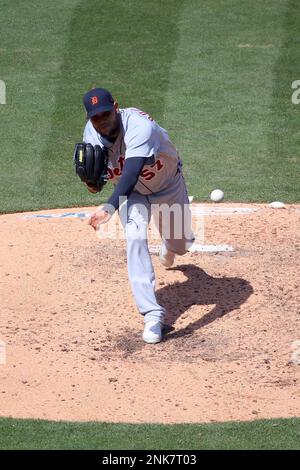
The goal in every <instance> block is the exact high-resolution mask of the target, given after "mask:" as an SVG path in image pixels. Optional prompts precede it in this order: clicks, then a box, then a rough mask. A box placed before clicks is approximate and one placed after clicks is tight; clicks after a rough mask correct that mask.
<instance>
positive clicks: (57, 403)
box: [0, 204, 300, 423]
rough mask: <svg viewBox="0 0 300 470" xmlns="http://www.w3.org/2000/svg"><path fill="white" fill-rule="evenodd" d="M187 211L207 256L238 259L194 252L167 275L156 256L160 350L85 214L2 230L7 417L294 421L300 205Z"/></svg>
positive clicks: (1, 220)
mask: <svg viewBox="0 0 300 470" xmlns="http://www.w3.org/2000/svg"><path fill="white" fill-rule="evenodd" d="M193 207H194V208H196V210H194V217H197V216H199V217H203V218H204V228H205V232H204V242H205V245H209V246H211V245H218V246H219V245H220V246H227V247H231V248H232V250H233V251H230V250H225V251H215V252H214V251H208V252H205V251H204V252H193V253H188V254H186V255H185V256H184V257H177V258H176V264H175V266H174V267H173V268H171V269H165V268H163V267H162V266H161V265H160V264H159V259H158V256H157V255H156V254H155V253H153V254H152V259H153V264H154V268H155V272H156V281H157V295H158V297H159V300H160V302H161V303H162V304H163V305H164V306H165V307H166V308H167V311H168V316H167V325H166V331H165V336H164V341H163V342H162V343H160V344H157V345H146V344H145V343H143V341H142V338H141V334H142V330H143V322H142V317H141V316H140V315H139V313H138V312H137V310H136V307H135V304H134V300H133V298H132V295H131V291H130V286H129V282H128V279H127V266H126V251H125V240H124V239H117V240H116V239H113V238H107V237H106V238H105V237H103V239H102V240H100V239H99V238H97V237H96V235H95V233H94V232H93V230H92V229H91V228H90V227H89V226H88V225H87V224H86V222H85V221H83V220H82V219H81V215H80V214H81V213H83V212H84V211H87V210H91V208H90V209H87V208H81V209H77V210H75V209H69V210H65V211H63V210H56V211H43V212H39V213H32V214H13V215H2V216H1V217H0V235H1V240H2V243H1V247H0V252H1V262H0V264H1V273H2V274H1V312H0V341H2V347H1V351H0V353H1V357H0V397H1V399H0V415H1V416H13V417H22V418H45V419H54V420H72V421H76V420H94V421H113V422H163V423H179V422H210V421H225V420H250V419H257V418H271V417H272V418H275V417H291V416H299V415H300V392H299V381H300V366H299V364H300V341H299V340H300V307H299V305H300V299H299V284H300V280H299V247H300V241H299V238H298V234H299V226H300V224H299V222H300V206H289V207H287V208H286V209H280V210H279V209H277V210H276V209H271V208H268V207H267V206H266V205H252V206H250V205H249V204H247V205H243V204H226V205H223V204H222V205H201V206H193ZM199 207H200V208H202V209H203V210H202V209H201V210H200V209H199ZM212 207H217V208H218V209H217V210H215V211H211V208H212ZM238 208H241V209H246V210H242V211H239V210H237V209H238ZM248 209H250V210H248ZM75 211H77V212H76V213H75V215H74V212H75ZM199 211H200V212H199ZM201 211H202V212H201ZM70 213H71V215H70V216H68V214H70ZM45 214H46V215H48V216H47V217H45ZM49 216H51V217H49ZM114 217H116V216H114ZM151 237H152V235H151V233H150V238H151ZM157 244H159V241H158V240H154V241H152V240H151V241H150V245H151V247H152V248H153V247H154V248H155V246H156V245H157ZM216 250H217V248H216ZM153 251H155V249H153ZM297 341H298V342H297Z"/></svg>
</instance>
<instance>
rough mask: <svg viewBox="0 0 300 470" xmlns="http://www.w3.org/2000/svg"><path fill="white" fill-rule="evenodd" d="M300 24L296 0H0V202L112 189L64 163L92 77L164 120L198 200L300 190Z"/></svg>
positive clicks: (90, 199)
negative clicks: (298, 98) (90, 184)
mask: <svg viewBox="0 0 300 470" xmlns="http://www.w3.org/2000/svg"><path fill="white" fill-rule="evenodd" d="M91 12H92V14H91ZM299 27H300V12H299V8H298V6H297V3H296V2H295V1H291V0H281V1H280V2H279V1H275V0H265V1H264V2H261V0H253V1H251V2H248V1H246V0H243V1H241V0H226V1H225V0H218V1H217V0H213V1H212V0H201V1H199V0H189V1H187V0H186V1H182V0H166V1H164V2H163V3H162V2H161V1H160V0H151V1H150V0H145V1H143V2H139V1H138V0H127V1H123V0H112V1H111V2H110V6H109V8H107V2H104V1H103V0H89V1H87V0H81V1H80V0H53V1H52V2H48V3H43V5H41V3H40V2H38V1H37V0H28V1H27V2H21V0H14V2H10V1H9V0H3V1H2V3H1V18H0V31H1V32H0V79H1V80H4V81H5V83H6V87H7V104H6V105H0V122H1V126H0V138H1V142H2V145H1V152H0V159H1V166H2V171H1V174H0V187H1V205H0V211H1V212H6V211H12V212H13V211H17V210H30V209H40V208H50V207H65V206H76V205H84V204H95V205H97V204H98V203H100V202H103V201H104V200H105V199H106V197H107V196H108V194H109V193H110V191H111V189H112V188H111V186H110V185H107V186H106V188H105V190H104V192H103V193H101V194H100V195H96V196H95V195H91V194H90V193H88V192H87V190H86V189H85V187H84V185H82V184H81V183H80V182H79V180H78V179H77V178H76V177H75V175H74V168H73V165H72V154H73V145H74V142H76V141H80V140H81V136H82V129H83V126H84V121H85V119H84V110H83V107H82V103H81V99H82V95H83V94H84V92H85V91H86V90H87V89H89V88H90V87H91V86H93V85H100V86H105V87H107V88H109V89H110V90H111V91H112V93H113V95H114V96H115V97H116V98H118V100H119V103H120V106H121V107H126V106H137V107H140V108H142V109H145V110H146V111H148V112H150V113H151V114H152V115H153V116H154V117H155V118H156V119H157V121H158V122H159V123H160V124H161V125H163V126H164V127H166V128H167V129H168V130H169V133H170V136H171V137H172V139H173V140H174V142H175V144H176V146H177V148H178V149H179V151H180V153H181V156H182V158H183V161H184V165H185V175H186V180H187V184H188V187H189V191H190V194H192V195H194V196H195V197H196V198H197V199H198V200H201V201H205V200H207V197H208V195H209V193H210V191H211V190H212V189H214V188H216V187H221V188H222V189H223V190H224V191H225V194H226V198H227V200H235V201H270V200H275V199H277V200H278V199H279V200H284V201H285V202H295V201H299V194H300V188H299V178H298V173H299V163H300V159H299V125H298V124H299V113H300V105H298V106H297V105H293V104H292V103H291V94H292V91H293V90H292V89H291V83H292V81H294V80H296V79H300V47H299V42H300V38H299V34H298V31H299Z"/></svg>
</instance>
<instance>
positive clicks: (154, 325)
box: [143, 320, 163, 344]
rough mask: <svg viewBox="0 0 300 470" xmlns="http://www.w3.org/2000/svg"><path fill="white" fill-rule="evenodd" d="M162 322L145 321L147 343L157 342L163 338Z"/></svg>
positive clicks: (145, 339)
mask: <svg viewBox="0 0 300 470" xmlns="http://www.w3.org/2000/svg"><path fill="white" fill-rule="evenodd" d="M162 327H163V325H162V323H161V322H160V321H156V320H151V321H147V322H146V323H145V328H144V333H143V340H144V341H145V343H150V344H155V343H159V342H160V341H161V340H162Z"/></svg>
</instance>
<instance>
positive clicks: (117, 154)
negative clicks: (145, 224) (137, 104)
mask: <svg viewBox="0 0 300 470" xmlns="http://www.w3.org/2000/svg"><path fill="white" fill-rule="evenodd" d="M119 112H120V117H121V132H120V134H119V136H118V138H117V139H116V141H115V142H114V143H111V142H109V141H107V140H106V139H105V138H104V137H103V136H101V135H100V134H99V133H98V132H97V131H96V130H95V128H94V127H93V125H92V123H91V121H88V122H87V124H86V126H85V129H84V133H83V141H84V142H86V143H90V144H92V145H100V146H101V147H103V146H105V147H107V148H108V155H109V162H108V166H109V170H108V171H109V180H110V181H111V182H112V183H113V184H116V183H117V182H118V180H119V178H120V176H121V174H122V169H123V165H124V161H125V159H127V158H134V157H146V158H147V159H148V160H147V164H146V165H145V166H144V167H143V170H142V172H141V174H140V176H139V180H138V182H137V184H136V185H135V187H134V191H136V192H138V193H140V194H145V195H147V194H152V193H157V192H158V191H161V190H163V189H165V188H166V187H168V185H169V183H170V182H171V181H172V178H174V176H175V174H176V172H177V168H178V164H179V163H180V158H179V155H178V152H177V150H176V148H175V146H174V145H173V143H172V142H171V140H170V138H169V136H168V133H167V131H166V130H165V129H163V128H162V127H160V126H159V125H158V124H157V123H156V122H155V121H154V120H153V119H152V118H151V117H150V116H149V115H148V114H147V113H144V112H143V111H141V110H139V109H137V108H126V109H120V110H119Z"/></svg>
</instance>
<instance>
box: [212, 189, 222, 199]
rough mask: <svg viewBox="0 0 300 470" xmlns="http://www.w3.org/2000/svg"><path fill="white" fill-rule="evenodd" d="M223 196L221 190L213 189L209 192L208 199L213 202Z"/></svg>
mask: <svg viewBox="0 0 300 470" xmlns="http://www.w3.org/2000/svg"><path fill="white" fill-rule="evenodd" d="M223 198H224V193H223V191H221V189H215V190H214V191H212V192H211V193H210V199H211V200H212V201H213V202H220V201H222V199H223Z"/></svg>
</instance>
